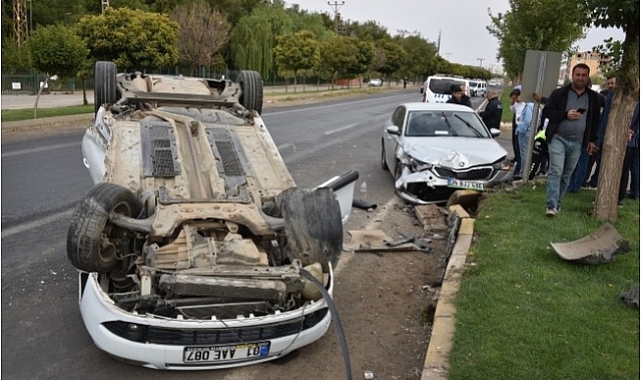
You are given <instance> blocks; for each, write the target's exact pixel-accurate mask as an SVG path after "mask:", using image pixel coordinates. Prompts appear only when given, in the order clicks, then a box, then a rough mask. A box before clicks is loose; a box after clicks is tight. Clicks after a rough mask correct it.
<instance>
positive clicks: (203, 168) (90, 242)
mask: <svg viewBox="0 0 641 380" xmlns="http://www.w3.org/2000/svg"><path fill="white" fill-rule="evenodd" d="M262 85H263V84H262V79H261V78H260V75H259V74H258V73H257V72H254V71H241V72H240V73H239V75H238V78H237V79H236V80H235V81H231V80H229V79H223V80H217V79H202V78H187V77H182V76H180V77H172V76H157V75H142V74H141V73H128V74H116V67H115V65H114V64H113V63H112V62H98V63H97V64H96V66H95V107H96V117H95V123H94V125H92V126H91V127H89V128H88V129H87V130H86V133H85V135H84V138H83V141H82V153H83V161H84V164H85V166H86V167H87V168H88V170H89V173H90V175H91V178H92V179H93V182H94V184H95V185H94V187H93V188H92V189H91V190H90V191H89V193H88V194H87V195H86V197H85V198H84V199H83V200H82V201H81V202H80V204H79V205H78V207H77V209H76V210H75V212H74V214H73V217H72V221H71V225H70V227H69V232H68V236H67V255H68V258H69V260H70V261H71V263H72V265H73V266H75V267H76V268H77V269H79V271H80V274H79V305H80V312H81V314H82V319H83V321H84V323H85V326H86V328H87V331H88V332H89V334H90V335H91V338H92V339H93V341H94V342H95V344H96V345H97V346H98V347H99V348H100V349H101V350H103V351H106V352H107V353H109V354H110V355H112V356H114V357H116V358H118V359H122V360H123V361H126V362H128V363H134V364H139V365H143V366H146V367H150V368H160V369H179V370H191V369H211V368H225V367H235V366H242V365H247V364H252V363H258V362H263V361H267V360H272V359H276V358H279V357H282V356H283V355H286V354H288V353H290V352H292V351H294V350H296V349H298V348H300V347H302V346H305V345H308V344H310V343H312V342H314V341H316V340H318V339H319V338H320V337H322V336H323V335H324V334H325V332H326V331H327V329H328V328H329V325H330V320H331V318H332V314H333V313H331V312H330V309H331V294H332V292H333V289H334V275H333V271H332V268H333V267H334V265H336V263H337V261H338V258H339V255H340V253H341V251H342V239H343V229H342V223H343V222H345V221H346V220H347V217H348V216H349V213H350V210H351V204H352V195H353V191H354V190H353V188H354V181H355V180H356V179H357V178H358V173H357V172H354V171H350V172H347V173H345V174H344V175H342V176H336V177H334V178H332V179H330V180H329V181H327V182H325V183H322V184H319V186H317V187H315V188H313V189H299V188H297V187H296V184H295V183H294V180H293V179H292V177H291V175H290V173H289V172H288V170H287V168H286V167H285V164H284V161H283V159H282V157H281V156H280V154H279V152H278V149H277V147H276V145H275V144H274V141H273V140H272V138H271V136H270V134H269V131H268V129H267V127H266V126H265V123H264V121H263V120H262V118H261V116H260V113H261V111H262V98H263V89H262ZM314 284H316V285H314Z"/></svg>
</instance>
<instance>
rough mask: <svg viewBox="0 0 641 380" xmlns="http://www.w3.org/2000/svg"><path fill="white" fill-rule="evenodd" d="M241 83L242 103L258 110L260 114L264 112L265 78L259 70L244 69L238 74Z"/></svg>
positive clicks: (250, 108)
mask: <svg viewBox="0 0 641 380" xmlns="http://www.w3.org/2000/svg"><path fill="white" fill-rule="evenodd" d="M238 83H239V84H240V90H241V94H240V99H239V102H240V104H242V105H243V107H245V108H247V109H249V110H254V111H256V112H257V113H258V114H259V115H260V114H261V113H262V112H263V79H262V78H261V77H260V74H259V73H258V72H257V71H250V70H243V71H241V72H240V74H238Z"/></svg>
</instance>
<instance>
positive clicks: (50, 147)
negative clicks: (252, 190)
mask: <svg viewBox="0 0 641 380" xmlns="http://www.w3.org/2000/svg"><path fill="white" fill-rule="evenodd" d="M80 144H82V142H81V141H76V142H72V143H66V144H56V145H48V146H41V147H40V148H31V149H22V150H16V151H15V152H7V153H2V155H1V156H0V157H13V156H20V155H23V154H29V153H37V152H44V151H47V150H55V149H63V148H70V147H72V146H80Z"/></svg>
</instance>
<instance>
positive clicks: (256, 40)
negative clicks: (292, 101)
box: [229, 4, 293, 78]
mask: <svg viewBox="0 0 641 380" xmlns="http://www.w3.org/2000/svg"><path fill="white" fill-rule="evenodd" d="M292 31H293V22H292V19H291V17H290V15H289V13H288V12H287V11H286V10H285V9H284V7H283V5H281V4H274V5H271V6H260V7H257V8H255V9H254V10H253V11H252V13H251V14H250V15H248V16H244V17H242V18H241V19H240V20H239V21H238V24H237V25H236V26H235V27H234V29H233V30H232V33H231V39H230V41H229V44H230V50H231V57H232V61H233V63H234V64H235V66H236V68H237V69H249V70H256V71H258V72H259V73H260V74H261V75H262V76H263V78H268V77H269V75H270V74H271V73H273V70H274V47H275V46H276V37H278V36H280V35H283V34H286V33H290V32H292Z"/></svg>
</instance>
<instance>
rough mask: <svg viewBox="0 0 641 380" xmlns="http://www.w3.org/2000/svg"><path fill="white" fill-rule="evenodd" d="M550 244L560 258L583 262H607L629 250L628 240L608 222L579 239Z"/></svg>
mask: <svg viewBox="0 0 641 380" xmlns="http://www.w3.org/2000/svg"><path fill="white" fill-rule="evenodd" d="M550 245H551V246H552V248H553V249H554V251H555V252H556V253H557V255H559V256H560V257H561V258H562V259H564V260H568V261H575V262H579V263H583V264H604V263H609V262H611V261H614V260H615V258H616V256H617V255H619V254H622V253H626V252H628V251H629V250H630V244H629V242H628V241H627V240H625V239H623V237H622V236H621V235H620V234H619V232H618V231H617V230H616V229H614V227H612V225H611V224H610V223H606V224H604V225H603V226H602V227H601V228H599V229H598V230H597V231H596V232H595V233H594V234H591V235H588V236H585V237H583V238H581V239H578V240H574V241H570V242H567V243H550Z"/></svg>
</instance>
